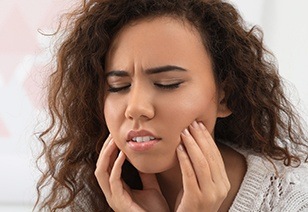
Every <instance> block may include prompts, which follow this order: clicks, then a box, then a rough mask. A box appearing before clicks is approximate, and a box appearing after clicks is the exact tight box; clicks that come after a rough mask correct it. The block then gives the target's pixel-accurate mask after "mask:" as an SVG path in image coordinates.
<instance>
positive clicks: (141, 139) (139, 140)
mask: <svg viewBox="0 0 308 212" xmlns="http://www.w3.org/2000/svg"><path fill="white" fill-rule="evenodd" d="M153 140H158V139H157V138H155V137H153V136H137V137H133V138H132V139H131V141H133V142H137V143H143V142H148V141H153Z"/></svg>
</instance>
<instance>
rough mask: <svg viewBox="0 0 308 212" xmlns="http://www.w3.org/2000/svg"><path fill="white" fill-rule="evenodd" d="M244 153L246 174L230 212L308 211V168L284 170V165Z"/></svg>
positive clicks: (253, 154) (304, 164)
mask: <svg viewBox="0 0 308 212" xmlns="http://www.w3.org/2000/svg"><path fill="white" fill-rule="evenodd" d="M239 152H241V153H242V154H243V155H244V156H245V158H246V162H247V172H246V174H245V177H244V180H243V182H242V185H241V188H240V190H239V192H238V194H237V196H236V198H235V200H234V202H233V205H232V207H231V208H230V211H246V209H247V211H301V210H304V209H308V165H307V163H302V164H301V165H300V166H299V167H289V166H285V165H284V164H283V162H282V161H276V160H269V159H267V158H266V157H264V156H262V155H259V154H256V153H253V152H249V151H239Z"/></svg>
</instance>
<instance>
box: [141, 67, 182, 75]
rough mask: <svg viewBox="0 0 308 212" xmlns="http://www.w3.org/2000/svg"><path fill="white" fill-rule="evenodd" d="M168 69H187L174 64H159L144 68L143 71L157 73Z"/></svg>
mask: <svg viewBox="0 0 308 212" xmlns="http://www.w3.org/2000/svg"><path fill="white" fill-rule="evenodd" d="M168 71H187V70H186V69H185V68H182V67H179V66H174V65H166V66H160V67H155V68H149V69H146V70H145V73H147V74H159V73H162V72H168Z"/></svg>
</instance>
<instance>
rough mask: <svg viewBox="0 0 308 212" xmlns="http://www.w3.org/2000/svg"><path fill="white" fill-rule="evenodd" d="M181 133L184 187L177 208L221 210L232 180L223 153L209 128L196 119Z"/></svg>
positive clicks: (179, 157) (186, 209) (178, 198)
mask: <svg viewBox="0 0 308 212" xmlns="http://www.w3.org/2000/svg"><path fill="white" fill-rule="evenodd" d="M189 129H190V132H191V133H190V132H189V131H188V130H187V129H185V130H184V132H183V133H182V134H181V138H182V142H183V144H184V146H185V149H186V150H185V149H184V147H183V146H182V144H180V145H179V147H178V148H177V155H178V160H179V163H180V167H181V171H182V181H183V190H182V192H180V194H179V195H178V197H177V203H176V206H175V208H176V209H177V210H176V211H218V209H219V208H220V206H221V204H222V202H223V201H224V199H225V198H226V196H227V194H228V192H229V190H230V183H229V180H228V177H227V174H226V171H225V167H224V163H223V160H222V157H221V155H220V152H219V150H218V148H217V146H216V144H215V142H214V140H213V138H212V137H211V135H210V133H209V132H208V131H207V130H206V128H205V126H204V125H203V124H202V123H201V122H200V123H197V122H196V121H195V122H194V123H192V125H190V126H189Z"/></svg>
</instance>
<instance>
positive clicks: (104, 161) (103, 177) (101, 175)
mask: <svg viewBox="0 0 308 212" xmlns="http://www.w3.org/2000/svg"><path fill="white" fill-rule="evenodd" d="M116 150H117V147H116V145H115V144H114V142H113V140H110V141H109V142H108V144H107V145H106V146H105V149H103V148H102V150H101V152H100V155H99V158H98V160H97V163H96V170H95V176H96V178H97V181H98V183H99V185H100V187H101V189H102V190H103V192H104V194H105V196H106V197H108V196H110V195H111V192H110V186H109V177H110V174H109V172H110V164H113V163H114V161H112V160H113V157H112V155H114V154H116V152H117V151H116Z"/></svg>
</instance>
